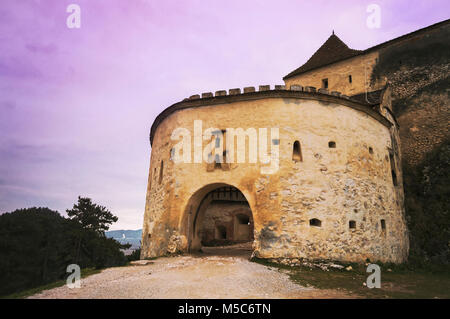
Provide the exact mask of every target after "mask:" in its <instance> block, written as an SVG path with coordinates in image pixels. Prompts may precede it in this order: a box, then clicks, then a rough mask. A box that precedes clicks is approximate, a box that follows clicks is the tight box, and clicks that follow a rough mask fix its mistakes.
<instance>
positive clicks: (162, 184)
mask: <svg viewBox="0 0 450 319" xmlns="http://www.w3.org/2000/svg"><path fill="white" fill-rule="evenodd" d="M150 142H151V146H152V152H151V159H150V172H149V178H148V189H147V197H146V208H145V215H144V224H143V234H142V247H141V258H148V257H156V256H162V255H165V254H170V253H178V252H193V251H196V250H199V249H200V248H201V247H202V246H204V245H209V244H211V245H215V244H221V243H224V242H225V241H228V242H231V243H235V242H244V241H251V242H252V243H253V244H252V245H253V246H252V249H253V256H255V257H259V258H304V259H308V260H337V261H344V262H364V261H366V260H367V259H369V260H370V261H373V262H375V261H381V262H394V263H401V262H404V261H405V260H406V258H407V256H408V249H409V242H408V233H407V228H406V222H405V217H404V213H405V212H404V194H403V181H402V173H401V166H400V163H401V155H400V149H399V138H398V126H397V123H396V120H395V118H394V115H393V113H392V110H391V106H390V89H389V87H388V86H386V87H385V88H384V89H383V90H381V91H380V94H379V99H378V100H377V102H376V103H371V104H369V103H367V102H365V101H361V100H357V99H353V98H349V97H348V96H344V95H342V94H340V93H339V92H331V93H330V92H328V91H327V90H325V89H320V90H316V89H315V88H314V87H302V86H300V85H291V86H290V87H288V88H286V87H285V86H283V85H277V86H275V88H274V89H271V88H270V87H269V86H260V87H259V90H255V88H253V87H247V88H244V90H243V92H241V90H240V89H231V90H229V92H226V91H217V92H216V93H215V94H212V93H203V94H202V95H201V96H199V95H194V96H191V97H190V98H189V99H185V100H183V101H181V102H178V103H175V104H174V105H172V106H170V107H168V108H167V109H165V110H164V111H163V112H162V113H161V114H159V115H158V117H157V118H156V120H155V122H154V123H153V125H152V128H151V133H150Z"/></svg>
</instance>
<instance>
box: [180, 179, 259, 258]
mask: <svg viewBox="0 0 450 319" xmlns="http://www.w3.org/2000/svg"><path fill="white" fill-rule="evenodd" d="M189 209H190V213H189V214H188V218H187V221H188V225H190V226H188V227H189V228H190V229H188V232H187V233H188V234H189V236H188V238H189V251H190V252H195V251H201V250H202V251H206V250H207V248H208V247H219V246H225V247H231V246H233V245H240V246H242V245H244V246H245V247H246V248H245V249H246V250H247V251H250V252H251V243H252V242H253V236H254V235H253V230H254V226H253V216H252V211H251V209H250V206H249V203H248V202H247V199H246V198H245V196H244V195H243V194H242V192H241V191H240V190H239V189H237V188H236V187H233V186H231V185H226V184H211V185H208V186H205V187H204V188H203V189H201V190H199V191H198V192H196V193H195V194H194V195H193V196H192V198H191V201H190V206H189ZM189 220H190V222H189ZM244 243H248V245H246V244H244ZM240 246H239V247H240ZM244 246H243V247H244ZM205 249H206V250H205Z"/></svg>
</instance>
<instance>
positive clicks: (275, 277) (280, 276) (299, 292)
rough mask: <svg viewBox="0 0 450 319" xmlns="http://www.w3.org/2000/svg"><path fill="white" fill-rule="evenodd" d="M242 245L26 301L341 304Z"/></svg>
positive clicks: (136, 268)
mask: <svg viewBox="0 0 450 319" xmlns="http://www.w3.org/2000/svg"><path fill="white" fill-rule="evenodd" d="M249 254H250V250H249V248H248V247H246V246H245V245H241V246H235V247H232V248H231V249H230V248H229V247H227V248H204V253H203V254H198V255H188V256H179V257H167V258H159V259H156V260H154V261H140V262H138V264H135V265H132V266H127V267H116V268H108V269H105V270H103V271H102V272H101V273H99V274H96V275H92V276H89V277H87V278H83V279H82V287H81V288H78V289H77V288H74V289H69V288H68V287H67V286H63V287H59V288H54V289H51V290H46V291H43V292H41V293H39V294H36V295H34V296H31V297H30V298H89V299H91V298H183V299H184V298H346V297H348V296H346V295H344V294H343V293H342V292H339V291H335V290H319V289H315V288H311V287H302V286H300V285H297V284H295V283H293V282H292V281H291V280H290V279H289V276H288V275H287V274H285V273H282V272H280V271H279V270H277V269H275V268H273V269H272V268H270V267H266V266H263V265H260V264H257V263H253V262H250V261H249V260H248V257H249Z"/></svg>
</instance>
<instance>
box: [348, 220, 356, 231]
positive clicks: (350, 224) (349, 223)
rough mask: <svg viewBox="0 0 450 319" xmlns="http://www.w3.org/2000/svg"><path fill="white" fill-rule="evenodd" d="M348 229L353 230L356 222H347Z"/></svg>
mask: <svg viewBox="0 0 450 319" xmlns="http://www.w3.org/2000/svg"><path fill="white" fill-rule="evenodd" d="M348 227H349V228H353V229H354V228H356V222H355V221H354V220H351V221H349V222H348Z"/></svg>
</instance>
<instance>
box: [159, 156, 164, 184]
mask: <svg viewBox="0 0 450 319" xmlns="http://www.w3.org/2000/svg"><path fill="white" fill-rule="evenodd" d="M163 173H164V161H161V168H160V170H159V184H161V182H162V179H163Z"/></svg>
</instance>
